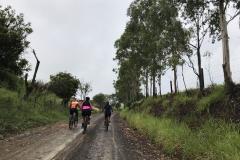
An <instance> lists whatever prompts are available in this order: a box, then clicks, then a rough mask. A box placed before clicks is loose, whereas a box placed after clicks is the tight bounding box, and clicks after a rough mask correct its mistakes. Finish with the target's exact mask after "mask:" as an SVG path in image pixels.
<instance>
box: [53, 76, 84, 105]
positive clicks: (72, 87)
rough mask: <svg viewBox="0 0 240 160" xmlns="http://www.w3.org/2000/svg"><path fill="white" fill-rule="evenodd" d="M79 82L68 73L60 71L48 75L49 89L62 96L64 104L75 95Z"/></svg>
mask: <svg viewBox="0 0 240 160" xmlns="http://www.w3.org/2000/svg"><path fill="white" fill-rule="evenodd" d="M79 83H80V82H79V80H78V79H77V78H76V77H74V76H72V75H71V74H70V73H66V72H60V73H58V74H56V75H51V76H50V82H49V90H50V91H52V92H54V93H55V94H56V95H57V96H59V97H60V98H62V99H63V102H64V104H65V105H66V104H67V102H68V101H69V100H70V98H71V97H72V96H74V95H76V93H77V90H78V86H79Z"/></svg>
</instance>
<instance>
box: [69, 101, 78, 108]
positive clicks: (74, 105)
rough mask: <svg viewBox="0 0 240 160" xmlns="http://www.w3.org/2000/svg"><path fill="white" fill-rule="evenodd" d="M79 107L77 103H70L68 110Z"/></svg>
mask: <svg viewBox="0 0 240 160" xmlns="http://www.w3.org/2000/svg"><path fill="white" fill-rule="evenodd" d="M78 106H79V103H78V102H77V101H72V102H71V103H70V108H71V109H76V108H77V107H78Z"/></svg>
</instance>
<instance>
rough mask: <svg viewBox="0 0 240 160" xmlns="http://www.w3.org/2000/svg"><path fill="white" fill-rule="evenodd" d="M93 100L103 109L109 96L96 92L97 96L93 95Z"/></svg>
mask: <svg viewBox="0 0 240 160" xmlns="http://www.w3.org/2000/svg"><path fill="white" fill-rule="evenodd" d="M93 101H94V102H95V103H96V104H97V105H98V106H99V107H100V108H101V109H103V107H104V104H105V103H106V101H107V97H106V95H105V94H103V93H99V94H96V95H95V96H93Z"/></svg>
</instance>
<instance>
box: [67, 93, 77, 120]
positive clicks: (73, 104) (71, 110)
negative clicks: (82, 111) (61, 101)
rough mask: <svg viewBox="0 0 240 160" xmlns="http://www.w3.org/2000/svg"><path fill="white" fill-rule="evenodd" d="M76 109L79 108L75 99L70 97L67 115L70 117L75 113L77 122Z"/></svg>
mask: <svg viewBox="0 0 240 160" xmlns="http://www.w3.org/2000/svg"><path fill="white" fill-rule="evenodd" d="M78 107H80V106H79V103H78V101H77V99H76V98H75V97H72V99H71V101H70V103H69V113H70V116H72V115H73V114H74V113H76V117H77V122H78V109H77V108H78Z"/></svg>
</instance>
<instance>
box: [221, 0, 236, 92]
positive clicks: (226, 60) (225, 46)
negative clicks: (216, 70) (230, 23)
mask: <svg viewBox="0 0 240 160" xmlns="http://www.w3.org/2000/svg"><path fill="white" fill-rule="evenodd" d="M224 8H225V7H224V0H220V2H219V11H220V14H219V15H220V26H221V36H222V50H223V73H224V82H225V85H226V87H227V88H230V87H231V86H232V84H233V81H232V73H231V68H230V53H229V41H228V38H229V37H228V30H227V21H226V15H225V10H224Z"/></svg>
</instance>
